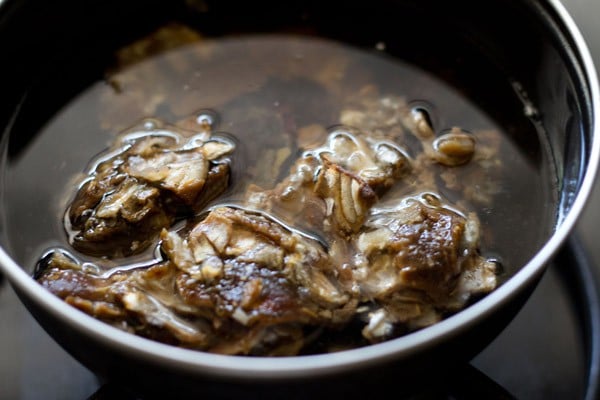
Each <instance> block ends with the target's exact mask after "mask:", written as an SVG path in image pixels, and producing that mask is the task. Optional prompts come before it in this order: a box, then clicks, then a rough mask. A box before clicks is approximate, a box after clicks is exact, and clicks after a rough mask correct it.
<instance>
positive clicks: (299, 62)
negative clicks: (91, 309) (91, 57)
mask: <svg viewBox="0 0 600 400" xmlns="http://www.w3.org/2000/svg"><path fill="white" fill-rule="evenodd" d="M384 50H385V45H384V44H383V43H380V44H377V45H376V46H375V47H373V48H370V49H358V48H354V47H351V46H348V45H344V44H341V43H338V42H334V41H329V40H325V39H317V38H312V37H304V36H289V35H256V36H241V37H230V38H221V39H215V40H207V39H202V40H199V41H193V42H192V43H190V44H187V45H184V46H181V47H178V48H176V49H174V50H170V51H168V52H164V53H160V54H157V55H154V56H152V57H151V58H148V59H144V60H135V62H132V63H129V64H128V65H126V66H122V67H121V68H120V69H117V71H116V72H113V73H112V74H111V75H110V78H109V79H108V81H100V82H97V83H95V84H93V85H91V86H90V87H89V88H87V89H86V90H84V91H83V92H81V93H80V94H79V95H78V96H77V97H76V98H74V99H72V101H71V102H69V103H68V104H66V105H65V106H64V107H63V108H62V109H61V110H60V111H59V112H58V113H57V114H56V115H55V116H54V117H53V118H52V119H51V120H50V121H48V122H47V123H46V124H45V125H44V127H43V129H42V130H41V131H40V132H39V134H38V135H37V137H36V139H35V140H34V141H32V142H31V143H30V144H29V146H28V147H27V148H26V149H25V150H24V151H23V152H22V153H21V155H20V157H19V158H18V159H16V160H13V161H12V162H11V164H10V165H9V168H8V171H7V185H8V188H9V190H8V195H7V199H6V202H7V205H8V210H9V215H8V216H7V226H8V233H9V234H8V236H9V237H10V238H11V241H10V243H9V244H10V247H11V251H12V254H13V256H14V257H15V259H16V260H17V261H18V262H21V263H23V264H24V265H29V266H31V268H33V266H34V264H35V262H36V261H37V259H38V258H39V256H40V255H41V254H43V253H44V252H45V251H46V250H47V249H49V248H53V247H57V246H59V247H64V248H69V246H68V241H67V240H68V238H67V235H66V233H65V231H64V227H63V224H62V222H63V218H62V215H63V213H64V210H65V208H66V207H67V203H68V200H69V198H70V196H71V195H72V193H73V191H74V190H75V187H76V185H77V182H78V180H80V179H81V173H82V172H85V171H87V169H88V168H89V163H90V160H92V159H93V158H94V156H95V155H97V154H98V153H100V152H102V151H103V150H104V149H105V148H106V147H107V146H108V144H109V143H110V142H111V141H112V140H114V138H115V136H116V135H117V134H118V133H120V132H122V131H123V130H125V129H127V128H129V127H131V126H133V125H136V124H140V121H143V119H144V118H149V117H152V118H158V119H160V120H162V121H165V122H167V123H170V124H179V125H180V126H184V127H185V128H187V129H192V130H194V129H195V126H196V127H197V126H199V124H202V123H206V122H207V121H208V122H209V123H211V124H212V125H213V126H214V127H215V131H217V132H223V134H225V135H229V136H233V137H234V138H235V139H236V140H237V142H238V149H237V150H236V156H235V161H234V181H233V186H232V188H231V189H229V191H228V192H227V193H226V194H225V195H224V197H222V198H220V199H218V200H217V201H227V202H231V201H238V200H239V199H240V198H241V196H242V194H243V193H244V191H245V188H246V186H247V184H248V183H254V184H256V185H258V186H260V187H262V188H271V187H273V186H274V185H275V184H276V183H277V182H279V181H281V179H282V178H283V177H285V176H286V175H287V174H288V172H289V167H290V166H291V164H292V163H293V162H294V161H295V160H296V159H297V158H298V157H299V156H300V155H301V154H302V152H303V151H304V150H306V149H307V148H308V149H310V148H311V146H312V147H314V146H315V145H318V143H320V142H322V141H323V140H324V138H325V135H326V134H327V132H328V131H329V130H330V129H331V127H334V126H336V125H338V124H339V123H340V114H341V113H343V111H344V110H347V109H352V107H353V104H356V103H360V102H361V101H362V100H364V99H366V98H369V96H372V97H373V98H374V99H379V98H383V97H387V98H394V99H401V100H402V101H404V102H405V107H406V108H407V109H409V110H410V109H422V110H426V111H427V113H428V116H429V119H430V120H431V123H432V125H433V128H434V131H435V132H436V134H441V133H443V132H446V131H447V130H448V129H450V128H451V127H453V126H460V127H461V128H463V129H465V130H467V131H468V132H471V133H473V134H474V135H475V136H476V137H481V138H482V139H481V141H482V143H487V144H488V145H490V146H492V147H493V148H494V149H496V150H497V154H498V157H497V159H496V158H495V156H494V158H492V161H491V162H492V163H495V164H494V165H488V166H487V167H486V168H487V169H485V172H489V174H484V173H482V169H481V165H482V164H481V163H479V164H478V163H469V164H467V165H466V166H462V167H456V168H454V169H452V172H451V173H452V174H453V177H452V178H451V179H454V180H455V181H458V182H459V183H460V185H459V186H460V187H461V189H460V190H454V189H452V188H450V187H448V185H447V184H446V183H445V182H446V181H445V180H444V179H443V178H440V177H441V176H442V174H443V172H444V171H443V170H442V169H440V168H437V167H436V169H435V170H433V171H432V173H433V175H434V182H435V184H436V185H437V189H438V191H439V192H440V194H441V195H443V196H444V197H445V198H448V199H449V200H450V201H452V202H453V203H460V204H461V206H462V207H463V208H466V209H467V210H473V211H475V212H476V213H477V214H478V215H479V218H480V220H481V222H482V230H483V232H482V233H483V236H482V248H481V249H482V254H483V255H484V256H488V257H498V258H499V259H500V260H501V261H502V263H503V265H504V266H505V268H506V270H507V271H508V272H511V271H514V270H516V269H517V268H518V267H519V266H521V265H522V264H523V263H525V262H526V261H527V260H528V259H529V257H531V256H532V255H533V254H534V252H535V251H536V250H537V247H535V246H532V243H534V244H540V243H542V242H543V241H544V239H545V238H546V237H547V236H548V235H549V233H550V232H551V230H552V228H553V226H554V222H553V221H554V218H555V213H556V199H555V191H554V186H553V185H554V177H553V175H552V173H551V172H552V168H550V165H551V162H550V160H549V158H548V155H547V154H546V153H545V152H544V150H543V149H544V148H545V146H543V145H540V142H539V140H540V139H541V137H542V136H541V135H540V133H538V132H537V131H536V130H535V129H534V126H533V124H532V125H531V129H530V130H528V131H521V132H508V131H506V129H505V126H504V125H503V124H502V122H499V121H496V120H493V119H492V118H491V117H490V116H489V113H488V110H483V109H480V108H479V107H478V105H477V104H474V103H473V102H472V101H471V100H470V99H468V98H466V97H464V95H463V94H462V93H461V92H460V91H459V90H457V89H456V88H453V87H451V86H449V85H447V84H446V83H444V82H443V81H441V80H439V79H438V78H436V77H435V76H434V75H432V74H430V73H428V72H426V71H424V70H422V69H419V68H418V67H416V66H415V65H412V64H409V63H405V62H403V61H401V60H399V59H397V58H392V57H390V56H389V55H387V54H386V53H385V51H384ZM508 84H509V83H508V82H507V85H508ZM522 118H525V116H523V115H515V119H522ZM195 124H196V125H195ZM518 136H529V137H536V138H538V143H537V144H538V145H539V146H537V147H531V148H521V147H519V146H518V145H517V143H519V142H523V141H520V140H514V139H515V137H518ZM403 138H404V140H403V142H402V143H397V145H398V146H400V147H402V148H403V149H405V150H406V152H407V154H408V155H409V156H411V157H413V158H417V157H418V156H419V154H420V153H422V148H421V144H420V142H419V141H418V140H415V139H414V137H411V136H410V135H405V136H403ZM528 142H531V140H529V141H528ZM533 142H535V140H534V141H533ZM449 179H450V178H449ZM450 186H451V185H450ZM466 188H470V189H469V190H467V192H468V193H471V194H470V195H469V196H468V197H467V198H464V197H465V196H464V193H465V190H466ZM403 190H404V189H403V188H402V187H394V188H392V189H391V191H390V192H389V193H388V194H387V195H386V196H388V197H389V196H392V197H393V196H394V195H401V194H404V193H403ZM540 221H543V222H542V223H540ZM75 254H76V253H75ZM76 255H77V256H78V257H81V258H82V259H84V260H90V261H94V260H93V259H90V258H86V257H85V256H83V255H79V254H76ZM143 257H144V256H142V258H143ZM138 259H139V257H138V258H137V259H134V260H129V261H130V262H135V261H137V260H138Z"/></svg>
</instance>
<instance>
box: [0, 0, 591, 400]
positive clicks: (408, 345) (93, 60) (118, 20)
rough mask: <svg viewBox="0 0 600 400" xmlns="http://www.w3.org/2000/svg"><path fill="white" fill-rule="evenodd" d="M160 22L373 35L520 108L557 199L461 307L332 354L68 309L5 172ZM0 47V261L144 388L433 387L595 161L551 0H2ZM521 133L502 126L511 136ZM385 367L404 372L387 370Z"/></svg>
mask: <svg viewBox="0 0 600 400" xmlns="http://www.w3.org/2000/svg"><path fill="white" fill-rule="evenodd" d="M173 18H175V19H180V20H183V21H186V22H190V21H191V22H193V23H196V24H200V25H201V26H202V27H203V31H204V32H205V33H206V34H207V35H209V36H217V37H218V36H221V35H228V34H232V33H235V34H243V33H256V32H259V33H264V32H280V31H286V32H290V31H291V32H294V34H301V35H317V36H322V37H327V38H331V39H335V40H339V41H342V42H348V43H351V44H352V45H355V46H363V47H367V46H373V44H375V43H379V42H383V43H385V44H386V52H388V53H389V54H390V55H391V56H393V57H399V58H402V59H403V60H404V61H406V62H409V63H413V64H416V65H418V66H419V67H420V68H423V69H425V70H427V71H429V72H430V73H432V74H434V75H435V76H437V77H438V78H440V79H442V80H444V81H445V82H447V83H448V84H449V85H451V86H453V87H456V88H457V90H460V91H461V92H462V93H464V94H465V95H467V96H468V97H470V98H471V99H473V100H474V101H477V102H478V103H479V104H482V105H483V106H484V108H485V109H487V110H492V111H491V114H492V117H493V118H494V119H495V120H497V121H508V120H510V116H511V115H515V113H516V114H519V115H524V116H525V117H524V118H521V119H517V120H515V121H513V125H511V127H512V129H513V130H514V131H515V132H519V131H520V129H521V128H523V127H524V126H525V125H527V124H534V125H535V127H536V128H537V129H543V132H544V135H546V137H547V144H548V146H549V148H550V153H551V154H552V155H553V157H554V166H555V168H556V170H557V173H556V176H557V177H558V181H557V182H556V189H555V193H554V194H553V195H554V200H551V199H548V202H547V203H546V202H544V204H540V205H539V206H540V207H548V206H549V204H556V207H555V208H553V209H552V210H551V212H549V213H548V215H549V217H548V218H547V220H543V221H539V224H540V226H542V227H543V229H542V231H545V232H547V234H545V235H542V236H540V237H529V238H519V236H518V235H517V234H515V237H517V238H519V240H518V243H517V241H515V243H514V246H515V249H516V248H520V249H524V250H522V257H523V261H522V262H521V264H522V265H521V267H520V268H518V271H516V272H515V273H514V274H513V275H512V276H511V277H510V279H508V280H507V281H506V282H504V283H503V284H502V285H501V286H500V287H499V288H498V289H496V290H495V291H494V292H492V293H491V294H489V295H487V296H486V297H485V298H483V299H481V300H480V301H478V302H476V303H475V304H473V305H471V306H469V307H468V308H467V309H465V310H464V311H461V312H459V313H458V314H456V315H454V316H452V317H450V318H448V319H445V320H444V321H441V322H439V323H437V324H435V325H433V326H431V327H429V328H426V329H423V330H421V331H419V332H415V333H412V334H408V335H406V336H403V337H400V338H397V339H394V340H391V341H388V342H385V343H381V344H377V345H371V346H368V347H363V348H359V349H354V350H347V351H342V352H339V353H335V354H323V355H310V356H299V357H284V358H276V359H273V358H251V357H239V356H221V355H214V354H206V353H201V352H197V351H191V350H185V349H179V348H174V347H171V346H168V345H164V344H160V343H157V342H153V341H150V340H147V339H144V338H140V337H137V336H134V335H130V334H127V333H124V332H122V331H120V330H117V329H115V328H112V327H109V326H107V325H105V324H104V323H101V322H99V321H97V320H95V319H93V318H91V317H89V316H87V315H85V314H83V313H81V312H79V311H77V310H75V309H73V308H71V307H70V306H68V305H66V304H65V303H63V302H62V301H61V300H59V299H58V298H56V297H54V296H53V295H51V294H50V293H48V292H46V291H45V290H44V289H42V288H41V287H40V286H39V285H38V284H37V283H36V282H35V281H34V280H33V279H32V277H31V275H32V272H33V262H31V261H32V260H33V259H34V258H35V257H36V256H38V255H39V253H36V251H37V250H38V249H36V248H33V247H27V246H23V243H27V241H28V240H29V239H28V237H27V234H26V233H25V232H32V231H35V229H32V228H31V224H36V223H37V224H43V223H48V221H44V220H28V219H27V215H29V214H35V213H29V214H28V210H33V209H36V208H44V207H47V200H48V199H47V198H44V196H42V195H40V193H43V191H41V192H38V191H36V190H35V188H34V187H33V188H32V187H31V185H27V182H28V181H29V179H31V180H32V181H34V182H38V181H39V177H38V178H35V176H34V175H35V174H41V173H42V172H44V171H40V170H37V171H36V170H31V171H28V172H27V173H28V174H33V175H25V176H21V175H18V176H17V175H16V174H14V173H13V172H12V171H13V166H15V165H17V164H18V162H19V160H20V158H21V157H23V154H24V153H26V152H27V149H28V147H29V146H32V145H33V144H34V143H35V141H36V134H37V133H38V132H39V131H40V129H42V127H43V126H44V125H45V124H46V123H47V122H48V121H49V120H50V119H51V118H52V116H53V115H54V114H55V113H56V112H57V111H58V110H60V108H61V107H62V106H63V105H64V104H65V103H67V102H68V101H70V100H71V99H73V98H74V97H75V96H76V95H77V94H78V93H80V92H81V91H82V90H83V89H84V88H85V87H87V86H88V85H89V84H90V83H91V82H94V81H96V80H98V79H101V78H102V76H103V74H104V72H105V71H106V67H107V64H108V61H107V60H109V59H110V56H111V52H112V51H113V50H114V49H115V48H117V47H118V46H120V45H122V44H124V43H127V42H128V41H130V40H132V39H134V38H136V37H140V36H141V35H143V34H144V33H147V32H149V31H151V30H152V29H153V28H155V27H157V26H159V25H160V24H162V23H164V22H166V21H168V20H170V19H173ZM0 48H1V49H2V54H3V58H2V59H3V61H2V63H1V65H0V69H1V74H0V81H1V85H0V87H2V104H3V105H2V108H1V109H0V126H1V127H2V132H3V134H2V138H1V140H0V143H1V144H2V146H3V147H1V148H2V149H3V152H2V158H1V161H2V163H1V164H0V172H2V174H1V175H0V183H1V184H2V185H1V186H0V190H1V191H0V200H2V203H1V207H0V213H1V214H0V216H1V217H2V220H1V222H2V223H1V224H0V237H1V239H2V249H0V267H1V268H2V271H3V272H4V274H5V275H6V277H7V278H8V279H9V281H10V282H11V284H12V285H13V287H14V288H15V290H16V291H17V293H18V294H19V297H20V298H21V300H22V301H23V303H24V304H25V305H26V306H27V308H28V309H29V310H30V312H31V313H32V314H33V315H34V316H35V318H36V319H37V320H38V321H39V323H40V325H41V326H43V327H44V329H45V330H46V331H47V332H48V333H49V334H50V335H52V336H53V337H54V338H55V340H56V341H57V342H58V343H59V344H61V345H62V346H63V347H64V348H65V349H66V350H67V351H68V352H70V353H71V354H72V355H73V356H74V357H75V358H76V359H78V360H79V361H80V362H82V363H83V364H84V365H85V366H87V367H88V368H90V369H91V370H92V371H94V372H96V373H97V374H98V376H99V377H101V378H104V379H108V380H111V381H113V382H120V383H123V384H124V385H125V386H126V387H129V388H132V390H134V391H139V392H141V393H144V394H146V395H148V394H152V395H155V394H156V395H158V394H161V393H169V394H170V395H171V396H174V394H182V395H183V394H185V395H199V396H200V395H202V396H210V395H223V394H225V395H227V397H230V396H233V395H239V396H247V395H249V393H254V394H256V393H259V394H263V395H266V394H271V395H273V394H274V395H277V394H280V393H282V392H283V393H287V394H286V395H287V396H291V397H306V396H308V395H336V394H339V393H338V392H337V391H335V392H331V393H323V392H322V391H320V390H321V389H320V382H322V380H324V379H327V380H328V381H329V382H331V381H332V380H334V381H335V382H338V386H337V387H338V388H339V390H341V393H343V389H344V387H345V386H344V385H345V383H346V382H350V381H353V380H356V379H360V377H361V376H362V374H371V375H376V376H377V377H378V379H377V380H375V381H378V380H379V381H380V382H382V383H383V382H387V383H390V382H392V383H394V384H396V386H398V393H401V392H402V391H403V390H404V389H403V388H410V387H414V385H415V384H422V383H423V381H424V380H425V381H426V382H427V384H432V383H431V382H430V380H431V379H433V377H435V376H439V374H440V373H441V374H443V373H444V371H447V370H448V368H453V366H456V365H461V363H462V362H464V361H467V360H470V359H471V358H472V357H473V356H474V355H476V354H477V353H478V352H479V351H480V350H481V349H483V348H484V347H485V346H486V345H487V344H488V343H489V342H490V341H491V340H492V339H493V338H494V337H495V336H496V335H497V334H498V333H500V331H501V330H502V329H503V328H504V327H505V326H506V325H507V324H508V323H509V321H510V320H511V319H512V318H513V317H514V315H515V314H516V313H517V311H518V310H519V309H520V307H521V306H522V305H523V303H524V302H525V301H526V300H527V298H528V296H529V294H530V293H531V292H532V291H533V290H534V289H535V286H536V284H537V282H538V281H539V279H540V277H541V276H542V274H543V273H544V270H545V268H546V265H547V263H548V261H549V260H550V259H551V258H552V257H553V256H554V254H555V253H556V252H557V250H558V249H559V248H560V247H561V245H562V244H563V242H564V241H565V239H566V238H567V237H568V236H569V234H570V232H571V230H572V228H573V226H574V224H575V222H576V220H577V218H578V217H579V215H580V213H581V210H582V208H583V206H584V203H585V201H586V199H587V197H588V195H589V192H590V189H591V185H592V182H593V179H594V174H595V173H596V169H597V164H598V155H599V153H598V152H599V150H600V147H599V146H600V144H599V143H600V142H599V129H600V127H599V126H598V125H597V122H596V119H597V115H596V112H597V110H598V109H599V108H598V107H599V105H600V98H599V91H598V82H597V80H596V72H595V69H594V66H593V64H592V61H591V57H590V55H589V53H588V50H587V48H586V45H585V43H584V42H583V40H582V38H581V36H580V34H579V32H578V30H577V28H576V27H575V26H574V24H573V22H572V20H571V18H570V17H569V16H568V15H567V13H566V11H565V10H564V8H563V7H562V5H561V4H560V3H559V2H558V1H554V0H546V1H527V0H523V1H517V0H490V1H485V2H467V1H454V2H448V1H429V0H424V1H410V0H406V1H402V0H396V1H394V0H373V1H369V2H344V1H327V2H324V1H321V2H319V1H310V0H309V1H290V2H280V1H253V2H243V1H233V0H220V1H217V0H215V1H211V0H205V1H195V0H190V1H181V2H180V1H172V2H168V1H164V2H163V1H158V0H149V1H145V2H141V1H128V2H117V1H111V0H108V1H88V2H71V1H56V2H35V1H23V0H19V1H10V0H5V1H3V2H0ZM517 83H518V84H517ZM531 107H533V108H534V109H535V110H536V112H535V113H531ZM525 108H526V109H527V111H524V109H525ZM531 139H532V138H528V137H520V136H518V135H515V137H514V140H515V141H516V142H518V143H519V144H524V145H526V144H527V142H528V141H530V140H531ZM71 150H72V151H74V152H77V151H79V150H80V149H79V148H73V149H71ZM536 154H537V152H535V151H534V152H533V153H532V154H531V155H530V156H531V159H532V162H536V160H537V158H536V157H537V156H536ZM60 161H61V160H54V163H55V164H56V165H60ZM538 161H539V160H538ZM41 165H44V163H41ZM45 173H46V175H47V174H48V171H45ZM515 173H518V171H516V172H515ZM52 174H60V168H58V167H57V169H56V170H55V171H54V170H53V171H52V172H51V174H50V175H52ZM532 184H536V183H535V182H532ZM15 199H18V200H15ZM508 228H509V229H514V230H515V232H518V231H519V230H520V229H521V227H520V226H518V224H514V226H509V227H508ZM506 362H507V368H509V366H510V360H507V361H506ZM390 365H394V367H395V368H394V371H396V373H397V371H403V374H402V376H398V375H395V376H389V374H386V373H385V372H386V367H387V366H390ZM372 381H373V380H371V382H372ZM334 386H335V385H334ZM328 387H332V385H328ZM368 389H369V390H376V389H377V388H376V387H372V388H368ZM257 397H260V395H258V396H257Z"/></svg>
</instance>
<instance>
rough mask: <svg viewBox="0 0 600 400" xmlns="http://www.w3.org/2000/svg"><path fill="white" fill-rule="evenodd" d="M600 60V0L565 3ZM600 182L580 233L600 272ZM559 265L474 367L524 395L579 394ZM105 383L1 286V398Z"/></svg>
mask: <svg viewBox="0 0 600 400" xmlns="http://www.w3.org/2000/svg"><path fill="white" fill-rule="evenodd" d="M563 4H564V5H565V6H566V8H567V9H568V10H569V12H570V13H571V15H572V17H573V18H574V20H575V22H576V23H577V24H578V26H579V28H580V30H581V31H582V34H583V36H584V38H585V40H586V42H587V43H588V46H589V47H590V50H591V51H592V54H593V56H594V58H595V61H596V63H597V65H600V23H598V20H599V19H600V1H599V0H564V1H563ZM599 223H600V179H598V184H597V185H596V187H595V190H594V193H593V195H592V197H591V199H590V201H589V203H588V206H587V208H586V211H585V213H584V215H583V216H582V218H581V220H580V222H579V224H578V227H577V230H576V231H577V232H576V233H577V234H578V237H580V238H581V242H582V244H583V246H584V247H585V248H586V249H587V251H588V254H589V256H590V260H591V261H592V263H593V264H594V265H596V266H598V267H596V268H595V271H596V272H597V275H598V276H599V277H600V246H598V245H597V244H596V240H595V239H596V238H597V237H598V235H599V234H600V227H599ZM566 267H568V266H565V265H560V263H553V264H552V265H551V266H550V268H549V269H548V271H547V273H546V274H545V276H544V278H543V280H542V281H541V283H540V285H539V286H538V288H537V289H536V290H535V292H534V294H533V295H532V297H531V298H530V300H529V301H528V302H527V304H526V305H525V307H524V308H523V309H522V310H521V311H520V313H519V314H518V315H517V317H516V318H515V320H514V321H513V322H512V323H511V324H510V325H509V326H508V327H507V329H506V330H505V331H504V332H503V333H502V334H501V335H500V336H499V337H498V338H497V339H496V340H495V341H494V342H493V343H492V344H491V345H490V346H489V347H488V348H486V349H485V350H484V351H483V352H482V353H481V354H480V355H478V356H477V357H476V358H475V359H474V360H473V362H472V365H473V366H475V367H476V368H477V369H479V370H480V371H481V372H483V373H484V374H486V375H487V376H488V377H490V378H491V379H492V380H494V381H495V382H497V383H498V384H500V385H501V386H502V387H504V388H505V389H506V390H507V391H508V392H510V393H511V394H513V395H514V396H515V397H517V398H519V399H564V398H570V399H577V398H583V397H584V392H585V374H586V362H587V361H586V354H585V348H584V344H583V343H582V339H581V328H580V325H579V322H578V320H577V319H576V315H575V312H574V308H573V307H574V306H575V305H574V304H573V302H572V294H571V293H570V292H568V290H567V287H566V286H565V285H564V282H563V279H562V274H561V271H560V269H561V268H566ZM99 387H100V384H99V382H98V381H97V380H96V378H95V377H94V375H93V374H92V373H91V372H89V371H88V370H87V369H85V368H84V367H83V366H81V365H80V364H79V363H77V362H76V361H75V360H73V359H72V358H71V357H70V356H69V355H68V354H66V353H65V352H64V351H63V350H62V349H61V348H60V347H58V345H56V344H55V343H54V341H53V340H52V339H51V338H50V337H48V336H47V335H46V334H45V333H44V332H43V331H42V330H41V328H40V327H39V326H38V324H37V323H36V322H35V321H34V320H33V319H32V317H31V316H29V314H28V312H27V311H26V310H25V308H24V307H23V306H22V305H21V303H20V302H19V300H18V299H17V297H16V296H15V294H14V292H13V291H12V289H11V288H10V286H9V285H7V284H6V282H5V283H4V284H2V285H1V286H0V399H15V400H18V399H23V400H31V399H61V400H69V399H73V400H80V399H87V398H88V397H89V396H91V395H92V394H93V393H94V392H96V390H97V389H98V388H99Z"/></svg>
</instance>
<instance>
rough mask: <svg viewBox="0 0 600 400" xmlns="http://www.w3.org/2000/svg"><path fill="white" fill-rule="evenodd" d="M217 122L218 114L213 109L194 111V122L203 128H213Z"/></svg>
mask: <svg viewBox="0 0 600 400" xmlns="http://www.w3.org/2000/svg"><path fill="white" fill-rule="evenodd" d="M218 122H219V117H218V114H217V113H216V112H215V111H213V110H200V111H198V112H197V113H196V123H197V124H198V125H200V126H201V127H202V128H203V129H206V130H209V129H214V128H215V126H216V125H217V124H218Z"/></svg>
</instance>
